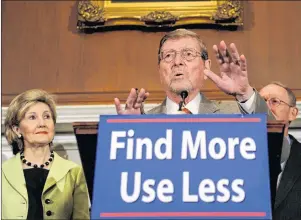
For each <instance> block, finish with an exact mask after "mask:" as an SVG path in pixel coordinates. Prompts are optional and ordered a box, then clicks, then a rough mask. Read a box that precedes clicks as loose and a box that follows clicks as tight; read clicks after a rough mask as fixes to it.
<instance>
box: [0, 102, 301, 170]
mask: <svg viewBox="0 0 301 220" xmlns="http://www.w3.org/2000/svg"><path fill="white" fill-rule="evenodd" d="M155 105H156V104H151V105H146V106H145V109H146V110H148V109H150V108H152V107H154V106H155ZM298 108H299V110H300V111H299V116H298V121H299V120H301V102H298ZM6 110H7V108H2V125H3V122H4V119H5V115H6ZM57 112H58V119H57V127H58V129H57V130H58V131H57V132H56V136H55V138H54V141H53V142H54V145H55V148H56V149H57V152H58V153H59V154H61V155H62V156H65V157H67V158H69V159H70V160H72V161H74V162H76V163H78V164H81V161H80V157H79V153H78V148H77V142H76V138H75V135H74V133H73V130H72V126H71V123H73V122H88V121H89V122H92V121H98V120H99V115H111V114H116V110H115V106H114V105H88V106H58V107H57ZM298 128H299V129H292V130H290V133H291V134H292V135H294V136H295V137H296V138H297V139H298V140H299V141H300V142H301V125H300V124H299V125H298ZM2 132H3V131H2ZM1 147H2V162H3V161H5V160H7V159H8V158H10V157H12V152H11V148H10V146H9V145H8V144H7V142H6V139H5V137H4V136H3V134H2V146H1ZM66 155H67V156H66Z"/></svg>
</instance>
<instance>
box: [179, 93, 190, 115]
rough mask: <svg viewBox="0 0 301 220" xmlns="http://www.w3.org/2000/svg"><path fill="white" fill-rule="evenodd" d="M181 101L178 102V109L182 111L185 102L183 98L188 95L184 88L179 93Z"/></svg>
mask: <svg viewBox="0 0 301 220" xmlns="http://www.w3.org/2000/svg"><path fill="white" fill-rule="evenodd" d="M180 96H181V98H182V101H181V102H180V103H179V111H182V107H183V104H185V99H186V98H187V97H188V92H187V91H186V90H184V91H182V92H181V93H180Z"/></svg>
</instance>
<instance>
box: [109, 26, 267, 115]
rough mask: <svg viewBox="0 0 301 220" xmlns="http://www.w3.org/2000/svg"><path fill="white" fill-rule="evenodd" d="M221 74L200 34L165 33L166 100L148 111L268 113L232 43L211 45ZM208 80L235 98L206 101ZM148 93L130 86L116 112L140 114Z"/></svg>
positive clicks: (160, 57) (161, 66)
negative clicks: (205, 89)
mask: <svg viewBox="0 0 301 220" xmlns="http://www.w3.org/2000/svg"><path fill="white" fill-rule="evenodd" d="M213 51H214V54H215V56H216V59H217V62H218V64H219V69H220V75H217V74H215V73H213V72H212V71H211V70H210V68H211V60H210V59H209V57H208V52H207V48H206V46H205V44H204V43H203V41H202V40H201V39H200V38H199V36H198V35H197V34H196V33H194V32H192V31H189V30H186V29H177V30H175V31H172V32H169V33H167V34H166V35H165V36H164V37H163V38H162V39H161V41H160V45H159V51H158V70H159V75H160V80H161V84H162V86H163V88H164V90H165V93H166V99H165V100H164V101H163V102H162V104H161V105H159V106H157V107H155V108H154V109H151V110H150V111H149V112H147V114H179V112H182V111H183V110H185V112H186V113H190V114H204V113H205V114H206V113H214V114H220V113H241V112H242V113H259V112H268V108H267V105H266V104H265V101H264V100H263V99H262V98H261V97H260V96H259V95H258V93H257V91H256V90H255V89H253V88H252V87H251V86H250V84H249V81H248V73H247V61H246V58H245V56H244V55H240V54H239V53H238V51H237V49H236V46H235V45H234V44H230V46H229V48H227V46H226V44H225V42H224V41H221V42H220V44H219V45H218V46H217V45H214V46H213ZM207 78H209V79H211V80H212V81H213V82H214V83H215V84H216V85H217V87H218V88H219V89H221V90H222V91H223V92H225V93H226V94H229V95H232V96H234V97H235V99H236V102H235V101H234V102H233V101H223V102H216V101H210V100H208V99H207V98H206V97H205V96H204V95H203V94H202V93H201V92H200V91H201V89H202V88H203V87H204V83H205V80H206V79H207ZM148 96H149V93H148V92H146V91H145V89H143V88H142V89H141V90H140V91H138V90H137V89H136V90H135V89H134V88H132V89H131V91H130V94H129V96H128V98H127V101H126V105H125V108H124V109H123V108H122V107H121V104H120V101H119V99H118V98H115V100H114V101H115V106H116V110H117V113H118V114H143V113H144V110H143V102H144V100H145V99H146V98H147V97H148Z"/></svg>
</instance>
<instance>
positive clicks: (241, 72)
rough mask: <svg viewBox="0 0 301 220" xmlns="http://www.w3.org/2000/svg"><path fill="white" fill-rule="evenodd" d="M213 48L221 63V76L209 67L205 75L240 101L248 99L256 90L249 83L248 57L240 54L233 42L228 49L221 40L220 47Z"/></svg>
mask: <svg viewBox="0 0 301 220" xmlns="http://www.w3.org/2000/svg"><path fill="white" fill-rule="evenodd" d="M213 50H214V53H215V55H216V59H217V61H218V63H219V69H220V76H218V75H217V74H215V73H213V72H212V71H210V70H208V69H206V70H205V71H204V73H205V75H206V76H207V77H208V78H210V79H211V80H212V81H213V82H214V83H215V84H216V86H217V87H218V88H220V89H221V90H222V91H223V92H225V93H226V94H230V95H233V96H235V98H236V99H237V100H238V101H246V100H248V99H249V98H250V97H251V96H252V95H253V93H254V91H253V88H252V87H251V86H250V84H249V79H248V72H247V60H246V57H245V56H244V55H239V53H238V51H237V49H236V46H235V44H233V43H232V44H230V46H229V50H228V49H227V45H226V44H225V42H224V41H221V42H220V44H219V47H218V46H217V45H214V46H213ZM229 51H230V52H229Z"/></svg>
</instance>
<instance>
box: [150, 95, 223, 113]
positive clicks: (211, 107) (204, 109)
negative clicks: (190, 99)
mask: <svg viewBox="0 0 301 220" xmlns="http://www.w3.org/2000/svg"><path fill="white" fill-rule="evenodd" d="M201 96H202V100H201V102H200V105H199V114H210V113H215V112H217V111H219V108H218V107H217V106H216V105H215V104H214V103H213V102H211V101H210V100H208V99H207V98H206V97H205V96H204V95H202V94H201ZM166 112H167V111H166V99H165V100H164V101H163V102H162V103H161V105H159V106H157V107H155V108H153V109H152V110H150V111H149V112H147V114H166Z"/></svg>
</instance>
